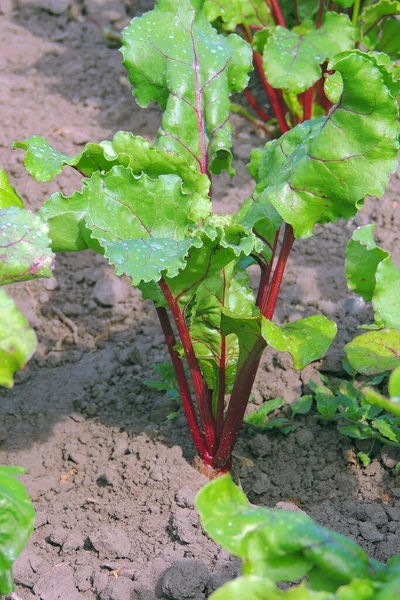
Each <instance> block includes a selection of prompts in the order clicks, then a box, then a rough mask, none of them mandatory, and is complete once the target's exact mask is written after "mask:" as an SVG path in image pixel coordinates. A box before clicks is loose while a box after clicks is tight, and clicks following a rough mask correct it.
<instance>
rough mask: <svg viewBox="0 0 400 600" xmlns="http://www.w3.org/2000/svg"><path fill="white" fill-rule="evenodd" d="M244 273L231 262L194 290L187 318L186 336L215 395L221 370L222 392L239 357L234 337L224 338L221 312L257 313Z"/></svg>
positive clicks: (228, 389)
mask: <svg viewBox="0 0 400 600" xmlns="http://www.w3.org/2000/svg"><path fill="white" fill-rule="evenodd" d="M248 279H249V278H248V275H247V272H246V271H241V270H239V269H238V265H237V261H232V262H231V263H229V264H228V265H226V266H225V267H224V268H223V269H222V270H220V271H218V272H217V273H215V274H214V275H213V276H211V277H207V278H206V279H205V280H204V281H203V282H202V283H201V284H200V285H199V287H198V288H197V291H196V298H195V304H194V306H193V309H192V312H191V318H190V335H191V338H192V340H193V347H194V351H195V353H196V356H197V358H198V359H199V363H200V366H201V368H202V371H203V375H204V377H205V379H206V382H207V385H208V387H209V389H212V390H215V394H216V396H218V389H219V379H220V377H219V373H220V371H221V369H223V370H224V376H225V393H226V394H228V393H230V392H231V390H232V386H233V384H234V381H235V375H236V367H237V362H238V357H239V342H238V339H237V337H236V335H234V334H230V335H228V336H224V335H223V333H222V330H221V316H222V311H223V310H224V309H225V308H226V309H228V310H230V311H231V312H233V313H235V315H237V316H244V317H251V316H254V315H256V314H257V313H258V311H257V309H256V306H255V299H254V294H253V292H252V290H251V289H250V288H249V286H248Z"/></svg>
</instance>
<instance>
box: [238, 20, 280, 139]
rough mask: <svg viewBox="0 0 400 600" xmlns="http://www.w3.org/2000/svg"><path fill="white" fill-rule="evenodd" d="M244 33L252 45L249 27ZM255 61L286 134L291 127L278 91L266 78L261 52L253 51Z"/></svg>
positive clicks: (244, 28) (273, 108)
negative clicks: (287, 121)
mask: <svg viewBox="0 0 400 600" xmlns="http://www.w3.org/2000/svg"><path fill="white" fill-rule="evenodd" d="M243 31H244V34H245V36H246V39H247V41H248V42H249V43H250V44H251V43H252V41H253V38H252V36H251V33H250V31H249V29H248V28H247V27H243ZM253 60H254V64H255V65H256V68H257V71H258V74H259V76H260V79H261V83H262V84H263V87H264V89H265V91H266V93H267V96H268V98H269V101H270V104H271V106H272V110H273V111H274V113H275V116H276V119H277V121H278V125H279V127H280V130H281V132H282V133H286V132H287V131H289V126H288V124H287V123H286V119H285V114H284V111H283V108H282V106H281V104H280V102H279V97H278V95H277V93H276V90H274V88H273V87H272V86H271V85H270V84H269V83H268V81H267V79H266V77H265V73H264V69H263V62H262V56H261V54H260V53H259V52H256V51H255V50H253Z"/></svg>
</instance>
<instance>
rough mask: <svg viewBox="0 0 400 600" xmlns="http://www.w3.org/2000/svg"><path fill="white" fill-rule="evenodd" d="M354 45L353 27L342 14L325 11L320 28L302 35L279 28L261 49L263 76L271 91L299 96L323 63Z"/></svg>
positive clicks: (309, 84)
mask: <svg viewBox="0 0 400 600" xmlns="http://www.w3.org/2000/svg"><path fill="white" fill-rule="evenodd" d="M354 42H355V35H354V27H353V26H352V24H351V22H350V19H349V18H348V17H347V15H344V14H341V15H339V14H337V13H334V12H328V13H327V14H326V17H325V21H324V24H323V25H322V27H320V28H319V29H315V28H314V29H312V30H311V31H308V32H306V33H303V34H300V33H297V32H296V31H294V30H292V31H289V30H288V29H286V28H284V27H280V26H278V27H276V29H275V30H274V32H273V34H272V35H271V36H270V37H269V39H268V41H267V43H266V45H265V48H264V55H263V58H264V71H265V75H266V77H267V79H268V82H269V83H270V84H271V85H272V86H273V87H274V88H285V89H286V90H289V91H291V92H294V93H296V94H299V93H301V92H304V91H305V90H307V89H308V88H309V87H311V86H312V85H313V84H314V83H315V82H316V81H318V79H320V77H321V67H320V65H321V64H322V63H323V62H325V61H326V60H330V59H331V58H333V57H334V56H335V55H336V54H338V53H339V52H342V51H344V50H350V49H351V48H353V47H354Z"/></svg>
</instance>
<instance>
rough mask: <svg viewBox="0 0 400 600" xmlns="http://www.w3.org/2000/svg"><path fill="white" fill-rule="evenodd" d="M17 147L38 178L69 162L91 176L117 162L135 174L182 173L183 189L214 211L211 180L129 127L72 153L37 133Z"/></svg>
mask: <svg viewBox="0 0 400 600" xmlns="http://www.w3.org/2000/svg"><path fill="white" fill-rule="evenodd" d="M13 147H14V148H21V149H23V150H25V152H26V155H25V166H26V168H27V170H28V171H29V173H30V174H31V175H32V177H33V178H34V179H37V180H38V181H50V180H51V179H53V178H54V177H55V176H56V175H58V174H59V173H60V172H61V171H62V169H63V167H64V166H65V165H68V166H70V167H75V168H76V169H77V170H78V171H79V172H80V173H82V175H85V176H87V177H90V176H91V175H93V173H95V172H97V171H100V172H101V173H108V172H109V171H110V170H111V169H112V168H113V167H114V166H116V165H120V166H122V167H130V168H131V169H132V172H133V173H134V174H135V175H141V174H142V173H145V174H146V175H148V176H149V177H151V178H152V179H156V178H157V177H159V176H160V175H178V177H180V178H181V179H182V189H183V191H184V192H186V193H188V194H189V193H190V194H192V196H193V207H194V208H195V210H196V212H200V211H201V214H202V218H206V217H207V216H208V215H209V214H210V211H211V203H210V198H209V196H208V193H209V189H210V180H209V179H208V177H207V175H202V174H201V173H200V171H199V169H198V167H197V168H196V167H195V166H193V165H189V164H188V162H187V161H186V159H185V158H184V157H183V156H182V155H180V154H177V153H176V152H170V151H168V150H164V149H163V148H157V146H153V145H152V144H151V143H150V142H149V141H148V140H146V139H144V138H142V137H140V136H134V135H133V134H132V133H129V132H126V131H118V132H117V133H116V134H115V135H114V137H113V139H112V141H111V142H108V141H104V142H100V144H92V143H90V144H86V146H85V148H84V150H82V152H79V154H76V155H75V156H72V157H69V156H67V155H66V154H65V153H64V152H57V151H56V150H55V149H54V148H52V146H50V145H49V143H48V142H47V140H46V139H45V138H41V137H38V136H33V137H31V138H29V139H27V140H25V142H15V143H14V144H13Z"/></svg>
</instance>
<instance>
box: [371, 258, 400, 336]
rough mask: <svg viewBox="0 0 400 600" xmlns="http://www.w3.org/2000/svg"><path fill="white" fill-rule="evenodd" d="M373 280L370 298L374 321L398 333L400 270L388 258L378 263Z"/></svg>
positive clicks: (399, 329) (399, 326)
mask: <svg viewBox="0 0 400 600" xmlns="http://www.w3.org/2000/svg"><path fill="white" fill-rule="evenodd" d="M375 278H376V286H375V291H374V296H373V298H372V306H373V307H374V309H375V320H376V322H377V323H379V324H383V325H385V327H390V328H393V329H397V331H398V332H400V302H399V298H400V269H399V267H397V266H396V265H395V264H394V263H393V262H392V260H391V258H390V257H388V258H386V259H385V260H382V261H381V262H380V263H379V265H378V267H377V269H376V276H375Z"/></svg>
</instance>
